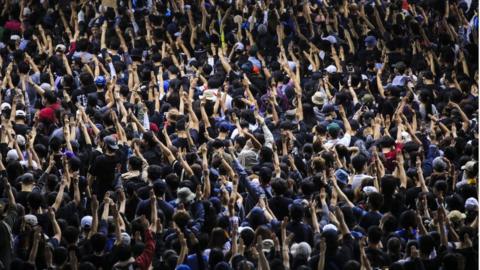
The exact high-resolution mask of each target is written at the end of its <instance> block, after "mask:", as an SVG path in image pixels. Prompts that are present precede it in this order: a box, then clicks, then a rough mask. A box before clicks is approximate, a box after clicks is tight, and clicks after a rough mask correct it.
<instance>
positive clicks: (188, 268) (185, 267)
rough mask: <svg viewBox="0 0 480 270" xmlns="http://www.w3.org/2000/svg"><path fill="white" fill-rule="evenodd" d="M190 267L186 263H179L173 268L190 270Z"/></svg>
mask: <svg viewBox="0 0 480 270" xmlns="http://www.w3.org/2000/svg"><path fill="white" fill-rule="evenodd" d="M191 269H192V268H191V267H190V266H188V265H186V264H180V265H179V266H177V267H176V268H175V270H191Z"/></svg>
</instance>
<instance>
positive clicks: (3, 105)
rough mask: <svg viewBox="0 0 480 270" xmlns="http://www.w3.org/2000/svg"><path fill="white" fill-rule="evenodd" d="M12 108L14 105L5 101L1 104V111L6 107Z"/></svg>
mask: <svg viewBox="0 0 480 270" xmlns="http://www.w3.org/2000/svg"><path fill="white" fill-rule="evenodd" d="M11 108H12V106H11V105H10V104H9V103H7V102H3V103H2V105H0V111H3V110H5V109H11Z"/></svg>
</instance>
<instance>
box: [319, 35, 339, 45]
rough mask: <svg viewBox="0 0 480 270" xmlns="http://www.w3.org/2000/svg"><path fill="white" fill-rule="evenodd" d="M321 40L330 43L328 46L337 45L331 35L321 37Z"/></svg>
mask: <svg viewBox="0 0 480 270" xmlns="http://www.w3.org/2000/svg"><path fill="white" fill-rule="evenodd" d="M322 40H326V41H328V42H330V44H337V39H336V38H335V37H334V36H332V35H329V36H326V37H324V38H323V37H322Z"/></svg>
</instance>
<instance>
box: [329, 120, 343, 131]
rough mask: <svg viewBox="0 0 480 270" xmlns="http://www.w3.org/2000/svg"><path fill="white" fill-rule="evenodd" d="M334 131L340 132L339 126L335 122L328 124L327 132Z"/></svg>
mask: <svg viewBox="0 0 480 270" xmlns="http://www.w3.org/2000/svg"><path fill="white" fill-rule="evenodd" d="M334 130H340V126H339V125H338V124H337V123H335V122H333V123H330V124H328V126H327V131H334Z"/></svg>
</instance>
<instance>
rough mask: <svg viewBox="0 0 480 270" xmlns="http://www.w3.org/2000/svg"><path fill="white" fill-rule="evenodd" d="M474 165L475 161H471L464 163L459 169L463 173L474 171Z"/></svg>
mask: <svg viewBox="0 0 480 270" xmlns="http://www.w3.org/2000/svg"><path fill="white" fill-rule="evenodd" d="M476 163H477V162H476V161H473V160H471V161H469V162H467V163H465V165H463V166H462V168H461V169H462V170H465V171H472V170H473V169H474V167H475V164H476Z"/></svg>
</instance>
